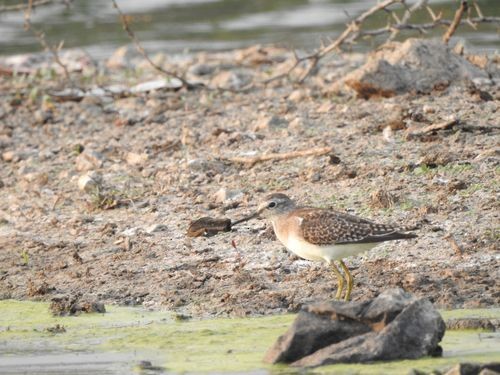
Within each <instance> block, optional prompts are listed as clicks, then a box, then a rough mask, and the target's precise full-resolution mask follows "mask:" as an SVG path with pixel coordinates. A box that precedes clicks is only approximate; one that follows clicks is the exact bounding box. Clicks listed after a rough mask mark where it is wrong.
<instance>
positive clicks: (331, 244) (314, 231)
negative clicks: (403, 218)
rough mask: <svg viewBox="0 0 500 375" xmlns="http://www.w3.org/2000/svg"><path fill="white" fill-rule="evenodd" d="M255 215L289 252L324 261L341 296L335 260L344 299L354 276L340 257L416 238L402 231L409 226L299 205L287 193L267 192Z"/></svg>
mask: <svg viewBox="0 0 500 375" xmlns="http://www.w3.org/2000/svg"><path fill="white" fill-rule="evenodd" d="M257 214H258V215H259V216H261V217H263V218H265V219H268V220H269V221H270V222H271V224H272V225H273V229H274V233H276V237H278V239H279V240H280V241H281V242H282V243H283V245H285V247H286V248H287V249H288V250H289V251H291V252H292V253H294V254H296V255H298V256H299V257H301V258H304V259H307V260H317V261H325V262H326V263H327V264H328V265H330V266H331V267H332V269H333V272H334V273H335V275H336V276H337V280H338V288H337V293H336V296H335V298H337V299H340V298H341V296H342V291H343V288H344V277H343V276H342V274H341V272H340V270H339V269H338V268H337V266H336V265H335V261H338V262H339V264H340V267H341V268H342V269H343V271H344V274H345V280H346V281H347V288H346V293H345V296H344V299H345V300H346V301H348V300H349V299H350V297H351V290H352V285H353V277H352V275H351V273H350V272H349V269H348V268H347V266H346V265H345V263H344V261H343V259H344V258H347V257H349V256H352V255H356V254H359V253H362V252H365V251H368V250H370V249H371V248H373V247H375V246H376V245H378V244H379V243H381V242H384V241H392V240H401V239H409V238H415V237H417V236H416V235H415V234H414V233H405V232H408V231H409V230H412V229H414V228H412V229H410V228H404V227H396V226H392V225H386V224H377V223H374V222H372V221H370V220H366V219H362V218H359V217H356V216H353V215H349V214H346V213H342V212H337V211H334V210H331V209H322V208H311V207H298V206H297V205H296V204H295V202H294V201H293V200H291V199H290V198H289V197H288V196H287V195H285V194H281V193H274V194H270V195H268V196H267V197H266V198H265V199H264V201H263V202H262V203H261V204H260V205H259V207H258V209H257Z"/></svg>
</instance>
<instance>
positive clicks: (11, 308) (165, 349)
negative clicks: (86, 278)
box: [0, 301, 500, 374]
mask: <svg viewBox="0 0 500 375" xmlns="http://www.w3.org/2000/svg"><path fill="white" fill-rule="evenodd" d="M107 311H108V312H107V313H105V314H83V315H80V316H70V317H54V316H52V315H51V314H50V312H49V310H48V304H47V303H42V302H18V301H0V312H1V313H0V357H4V356H21V357H25V358H26V359H27V360H29V358H30V356H35V355H36V356H40V355H41V354H54V353H57V354H61V353H63V354H64V353H78V352H81V353H109V354H110V355H111V354H113V353H114V354H116V353H131V352H134V353H140V355H139V357H140V358H143V359H149V360H154V364H155V365H159V366H164V367H165V368H167V369H168V371H170V372H175V373H179V372H193V371H195V372H245V371H256V370H266V369H267V370H268V371H269V372H272V373H280V372H287V373H289V372H290V369H289V368H287V367H286V366H270V365H266V364H263V363H262V358H263V356H264V354H265V352H266V350H267V349H268V348H269V347H270V346H271V345H272V344H273V343H274V341H275V340H276V338H277V337H278V336H279V335H281V334H282V333H283V332H285V331H286V329H287V327H288V326H289V325H290V323H291V322H292V321H293V319H294V318H295V316H294V315H275V316H267V317H252V318H237V319H230V318H218V319H206V320H189V321H177V320H176V319H175V316H174V315H173V314H171V313H168V312H158V311H156V312H150V311H146V310H144V309H140V308H129V307H116V306H107ZM442 314H443V318H444V319H449V318H464V317H481V318H495V319H498V318H500V309H475V310H453V311H442ZM56 325H60V326H62V327H64V328H65V330H66V331H65V332H63V333H50V332H48V331H47V329H48V328H51V327H54V326H56ZM441 345H442V347H443V349H444V355H443V357H442V358H423V359H419V360H412V361H393V362H378V363H376V364H365V365H359V364H357V365H333V366H325V367H322V368H318V369H315V370H313V371H312V372H314V373H319V374H320V373H331V372H335V373H340V374H377V373H380V374H382V373H383V374H400V373H405V372H407V370H408V369H410V368H417V369H422V370H426V371H431V370H434V369H443V368H446V367H450V366H451V365H453V364H455V363H457V362H459V361H460V362H463V361H470V362H487V361H492V360H494V359H497V360H498V357H499V354H500V353H499V350H498V349H497V348H498V347H500V334H499V333H497V332H485V331H474V330H466V331H447V333H446V335H445V337H444V339H443V341H442V343H441ZM131 358H132V357H131ZM135 359H137V356H136V357H134V360H135ZM135 364H136V363H129V364H128V365H129V368H130V369H132V368H133V366H134V365H135ZM20 365H22V363H21V364H20ZM0 369H1V367H0Z"/></svg>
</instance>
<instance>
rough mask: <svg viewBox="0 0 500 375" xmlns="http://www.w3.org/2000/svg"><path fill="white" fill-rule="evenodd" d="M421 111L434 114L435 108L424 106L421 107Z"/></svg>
mask: <svg viewBox="0 0 500 375" xmlns="http://www.w3.org/2000/svg"><path fill="white" fill-rule="evenodd" d="M422 111H424V113H435V112H436V108H434V107H433V106H431V105H428V104H425V105H424V106H423V107H422Z"/></svg>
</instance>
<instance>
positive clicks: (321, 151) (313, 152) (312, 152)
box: [224, 147, 333, 168]
mask: <svg viewBox="0 0 500 375" xmlns="http://www.w3.org/2000/svg"><path fill="white" fill-rule="evenodd" d="M331 152H333V148H332V147H320V148H313V149H309V150H301V151H291V152H285V153H282V154H278V153H271V154H264V155H257V156H253V157H241V156H235V157H230V158H224V160H227V161H230V162H232V163H240V164H245V165H246V166H247V167H249V168H251V167H253V166H254V165H255V164H257V163H260V162H263V161H269V160H287V159H295V158H300V157H304V156H321V155H326V154H330V153H331Z"/></svg>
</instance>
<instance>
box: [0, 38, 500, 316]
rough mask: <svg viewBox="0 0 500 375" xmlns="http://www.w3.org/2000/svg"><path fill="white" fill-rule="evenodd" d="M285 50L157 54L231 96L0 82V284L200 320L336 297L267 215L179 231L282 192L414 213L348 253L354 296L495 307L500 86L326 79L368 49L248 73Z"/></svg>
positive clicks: (34, 295) (139, 67)
mask: <svg viewBox="0 0 500 375" xmlns="http://www.w3.org/2000/svg"><path fill="white" fill-rule="evenodd" d="M292 57H293V56H292V54H291V53H290V52H289V51H286V50H284V49H279V48H274V47H269V48H261V49H259V48H253V49H252V48H251V49H248V50H244V51H231V52H226V53H218V54H197V55H186V56H181V57H175V58H173V57H168V56H162V55H160V56H155V58H156V61H158V62H160V63H161V64H163V65H164V66H165V67H168V68H172V69H178V70H188V77H192V78H193V79H195V78H196V79H198V80H201V81H204V82H208V83H210V84H212V85H215V84H219V85H221V86H223V87H226V88H231V90H207V89H196V90H186V89H181V90H177V91H176V90H169V89H168V88H162V89H159V90H152V91H146V92H142V91H140V90H139V92H136V93H135V94H133V95H125V94H124V92H123V89H122V88H119V89H117V90H116V91H117V92H119V93H120V95H116V96H114V97H111V96H102V95H101V94H99V95H94V96H87V97H85V98H83V100H81V101H76V100H67V99H78V98H68V97H65V98H63V99H64V100H60V99H61V98H56V97H55V96H53V95H52V96H51V95H49V94H51V93H52V94H53V93H54V92H58V91H60V90H62V89H64V88H68V87H69V83H68V82H67V81H65V80H64V79H63V76H62V75H59V76H57V77H55V76H54V74H53V72H51V70H50V69H47V68H46V67H45V68H41V69H38V70H37V71H38V73H37V74H30V75H20V76H19V75H18V76H15V75H14V76H8V75H3V76H1V77H0V93H1V94H0V95H1V100H0V151H1V156H2V158H1V159H0V297H1V298H2V299H5V298H14V299H33V300H51V299H52V298H54V297H58V298H60V297H67V298H69V299H76V298H77V299H90V300H99V301H102V302H104V303H105V304H110V303H116V304H121V305H137V304H142V305H144V306H146V307H150V308H153V309H168V310H175V311H178V312H179V313H182V314H185V315H189V316H213V315H238V316H245V315H249V314H269V313H278V312H287V311H296V310H297V309H298V308H300V306H301V305H302V304H304V303H308V302H311V301H317V300H324V299H331V298H333V296H334V295H335V291H336V290H335V288H336V282H335V280H334V278H333V274H332V272H331V271H329V270H328V269H327V267H326V265H324V264H318V263H312V262H308V261H304V260H300V259H298V258H296V257H294V256H293V255H291V254H289V253H288V252H287V251H286V250H285V249H284V248H283V246H282V245H281V244H280V243H279V242H277V241H276V240H275V239H274V238H273V235H272V232H271V231H270V230H269V225H268V224H266V223H265V222H263V221H260V220H255V221H252V222H248V223H246V224H243V225H241V226H238V227H235V228H234V230H233V231H231V232H228V233H221V234H219V235H217V236H214V237H209V238H206V237H199V238H188V237H186V235H185V233H186V229H187V227H188V225H189V222H190V221H191V220H192V219H194V218H198V217H201V216H212V217H230V218H233V219H234V218H239V217H242V216H244V215H246V214H248V213H250V212H252V210H254V209H255V208H256V205H257V203H258V201H259V199H261V198H262V197H263V196H265V195H266V194H268V193H270V192H275V191H281V192H285V193H287V194H289V195H291V196H292V197H293V198H295V199H297V200H298V201H299V202H301V203H303V204H308V205H313V206H319V207H335V208H337V209H339V210H342V211H347V212H350V213H354V214H357V215H361V216H364V217H367V218H371V219H374V220H377V221H380V222H389V223H402V224H409V225H411V224H415V223H420V224H421V226H422V227H421V229H420V230H419V232H418V234H419V237H418V238H417V239H415V240H408V241H396V242H391V243H386V244H383V245H380V246H378V247H377V248H375V249H373V250H371V251H370V252H369V253H367V254H364V255H362V256H357V257H353V258H349V259H347V261H346V263H347V264H348V265H349V267H350V268H351V269H352V273H353V275H354V277H355V286H354V290H353V294H352V297H353V299H354V300H360V299H365V298H368V297H373V296H374V295H376V294H377V293H379V292H380V291H381V290H383V289H385V288H388V287H391V286H401V287H403V288H404V289H406V290H408V291H410V292H412V293H416V294H417V295H420V296H426V297H428V298H430V299H431V300H432V301H433V302H435V303H436V304H437V306H438V307H441V308H459V307H466V308H471V307H491V306H499V305H500V290H499V287H498V283H497V282H498V280H499V279H500V266H499V264H500V263H499V252H498V240H499V236H500V234H499V233H500V232H499V230H500V229H499V220H498V215H499V210H498V208H499V207H498V193H499V177H500V176H499V175H500V165H499V148H498V140H499V137H498V134H499V129H500V113H499V103H500V90H499V86H498V84H495V83H493V84H491V83H490V84H488V85H485V86H484V87H482V88H481V90H479V91H478V90H476V89H472V88H471V86H470V83H463V82H456V83H454V84H452V85H450V86H448V87H439V88H437V89H436V90H434V91H432V92H430V93H426V94H418V93H408V94H404V95H399V96H396V97H391V98H372V99H370V100H365V99H361V98H357V97H356V95H355V94H354V93H352V92H349V91H345V92H342V91H340V92H339V91H338V90H332V86H333V83H334V82H335V81H337V80H338V79H339V78H340V77H342V76H343V75H344V74H345V73H346V72H348V71H351V70H352V69H354V68H355V67H356V66H359V65H360V64H361V63H362V62H363V60H364V58H365V56H362V55H343V56H336V57H334V58H331V59H329V60H325V61H324V62H322V65H321V69H320V70H319V71H318V72H313V75H312V76H311V77H309V79H307V80H306V81H305V82H304V83H301V84H296V83H295V84H294V83H291V82H290V81H289V80H287V79H282V80H276V81H273V82H271V83H270V84H268V85H267V86H264V85H254V86H253V87H245V86H247V84H248V83H249V82H251V81H252V80H253V81H254V82H255V81H259V80H261V79H263V78H268V77H269V76H270V75H271V74H274V73H279V72H280V69H282V71H283V69H284V67H286V64H287V63H289V62H290V61H291V58H292ZM68 59H70V58H68ZM74 60H75V61H76V62H75V63H74V64H73V65H71V67H70V68H71V69H70V74H71V76H72V79H73V81H74V82H75V85H76V86H78V87H81V88H90V87H96V86H99V87H105V86H110V85H115V86H116V85H118V84H119V85H123V86H126V87H132V86H134V85H135V84H137V83H141V82H145V81H148V80H154V79H159V78H161V75H159V74H158V73H157V72H155V71H154V70H153V69H151V68H150V67H149V66H148V65H147V64H145V63H144V62H142V61H140V60H139V59H138V58H136V57H129V56H127V55H123V56H121V57H120V56H119V58H118V59H115V61H112V62H108V64H107V66H106V65H105V63H104V62H103V63H98V64H97V65H95V64H94V63H93V62H91V61H90V60H89V61H87V60H85V59H82V58H78V59H77V58H75V59H74ZM26 64H27V65H26V66H27V68H26V66H23V69H25V70H27V71H28V72H30V69H32V70H31V72H34V71H35V70H36V69H35V68H33V65H31V66H30V65H29V64H28V62H27V63H26ZM31 64H35V63H31ZM497 64H498V60H497ZM54 69H55V70H57V69H58V68H57V67H54ZM18 70H22V69H18ZM496 82H499V81H498V80H497V81H496ZM234 89H236V90H234ZM240 89H243V90H240ZM238 90H240V91H238ZM485 92H486V93H487V94H488V95H486V94H484V93H485ZM451 116H455V118H456V119H458V122H457V123H456V124H454V125H452V126H450V127H449V128H448V129H442V130H437V131H430V132H427V133H425V134H422V135H418V136H410V133H411V132H412V130H414V129H420V128H423V127H425V126H427V125H431V124H436V123H441V122H443V121H445V122H446V121H449V120H450V118H452V117H451ZM324 146H330V147H332V148H333V151H332V153H330V154H328V155H323V156H309V157H301V158H295V159H288V160H279V161H266V162H262V163H257V164H255V165H253V166H249V165H243V164H239V163H234V162H231V161H229V160H228V158H231V157H234V156H253V155H261V154H267V153H271V152H274V153H284V152H289V151H297V150H309V149H313V148H320V147H324ZM85 175H86V176H88V177H89V178H90V180H89V178H87V180H86V182H87V185H85V186H84V184H85V177H82V176H85ZM82 188H85V189H86V191H85V190H82ZM455 244H456V245H457V246H455Z"/></svg>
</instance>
